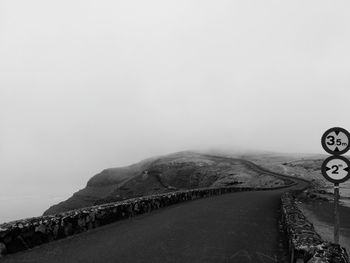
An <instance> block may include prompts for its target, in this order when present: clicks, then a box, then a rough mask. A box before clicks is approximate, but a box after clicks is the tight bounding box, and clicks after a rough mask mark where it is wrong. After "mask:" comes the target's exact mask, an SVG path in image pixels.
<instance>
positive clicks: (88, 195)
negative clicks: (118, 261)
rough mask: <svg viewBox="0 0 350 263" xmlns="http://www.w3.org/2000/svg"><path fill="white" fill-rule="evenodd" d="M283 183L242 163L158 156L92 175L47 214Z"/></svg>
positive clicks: (192, 154)
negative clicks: (166, 195) (163, 195)
mask: <svg viewBox="0 0 350 263" xmlns="http://www.w3.org/2000/svg"><path fill="white" fill-rule="evenodd" d="M283 184H284V181H283V180H281V179H277V178H275V177H272V176H269V175H264V174H259V173H257V172H255V171H253V170H251V169H250V168H249V167H247V166H246V165H245V164H244V163H243V162H241V161H239V160H235V159H228V158H223V157H219V156H212V155H206V154H201V153H196V152H179V153H174V154H170V155H166V156H161V157H155V158H151V159H147V160H144V161H141V162H139V163H137V164H133V165H130V166H127V167H121V168H109V169H105V170H103V171H102V172H101V173H99V174H97V175H95V176H93V177H92V178H91V179H90V180H89V181H88V182H87V185H86V187H85V188H84V189H82V190H80V191H78V192H76V193H74V194H73V196H72V197H70V198H69V199H67V200H66V201H63V202H61V203H59V204H56V205H53V206H51V207H50V208H49V209H48V210H47V211H45V213H44V214H45V215H48V214H55V213H59V212H64V211H68V210H72V209H76V208H81V207H87V206H92V205H96V204H102V203H107V202H113V201H119V200H123V199H127V198H132V197H137V196H142V195H149V194H155V193H164V192H169V191H174V190H178V189H190V188H198V187H209V186H235V185H239V186H263V187H269V186H278V185H283Z"/></svg>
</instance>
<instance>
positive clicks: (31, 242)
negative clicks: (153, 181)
mask: <svg viewBox="0 0 350 263" xmlns="http://www.w3.org/2000/svg"><path fill="white" fill-rule="evenodd" d="M284 187H288V186H281V187H276V188H274V189H279V188H284ZM256 190H271V188H251V187H239V188H238V187H222V188H201V189H192V190H184V191H176V192H171V193H166V194H157V195H151V196H145V197H139V198H133V199H128V200H125V201H119V202H115V203H109V204H103V205H98V206H92V207H88V208H82V209H76V210H72V211H68V212H64V213H60V214H57V215H48V216H41V217H35V218H28V219H22V220H17V221H13V222H10V223H4V224H1V225H0V257H1V256H2V255H5V254H10V253H15V252H18V251H22V250H26V249H29V248H32V247H35V246H38V245H41V244H44V243H47V242H50V241H53V240H58V239H62V238H65V237H68V236H71V235H75V234H79V233H81V232H84V231H87V230H89V229H93V228H96V227H99V226H102V225H106V224H109V223H113V222H116V221H118V220H122V219H126V218H131V217H133V216H136V215H139V214H144V213H149V212H150V211H152V210H156V209H159V208H162V207H166V206H170V205H173V204H177V203H180V202H184V201H189V200H194V199H198V198H204V197H209V196H213V195H221V194H225V193H232V192H240V191H256Z"/></svg>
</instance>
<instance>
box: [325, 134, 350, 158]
mask: <svg viewBox="0 0 350 263" xmlns="http://www.w3.org/2000/svg"><path fill="white" fill-rule="evenodd" d="M321 142H322V147H323V149H324V150H325V151H326V152H328V153H329V154H333V155H341V154H344V153H346V152H347V151H348V150H349V149H350V134H349V132H348V131H347V130H345V129H343V128H340V127H334V128H331V129H329V130H327V131H326V132H325V133H324V134H323V136H322V139H321Z"/></svg>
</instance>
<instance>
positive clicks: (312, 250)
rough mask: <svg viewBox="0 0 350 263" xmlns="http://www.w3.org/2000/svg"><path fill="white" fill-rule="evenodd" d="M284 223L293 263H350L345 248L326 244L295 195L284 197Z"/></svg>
mask: <svg viewBox="0 0 350 263" xmlns="http://www.w3.org/2000/svg"><path fill="white" fill-rule="evenodd" d="M281 201H282V223H283V226H284V228H285V231H286V233H287V236H288V241H289V252H290V257H291V258H290V262H291V263H295V262H297V263H299V262H300V263H301V262H304V263H349V257H348V254H347V252H346V250H345V248H343V247H341V246H339V245H336V244H333V243H330V242H325V241H324V240H322V238H321V237H320V236H319V235H318V234H317V233H316V231H315V229H314V227H313V225H312V223H310V222H309V221H308V220H307V219H306V218H305V216H304V215H303V213H302V212H301V211H300V209H299V208H298V206H297V204H296V202H295V197H294V195H293V193H291V192H286V193H284V194H283V195H282V198H281Z"/></svg>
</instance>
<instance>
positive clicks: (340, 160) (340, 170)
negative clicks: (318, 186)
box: [322, 156, 350, 184]
mask: <svg viewBox="0 0 350 263" xmlns="http://www.w3.org/2000/svg"><path fill="white" fill-rule="evenodd" d="M349 169H350V161H349V160H348V159H346V158H345V157H343V156H331V157H328V158H327V159H326V160H325V161H324V162H323V164H322V175H323V176H324V177H325V178H326V179H327V180H328V181H330V182H332V183H335V184H337V183H338V184H339V183H343V182H345V181H346V180H348V179H349V178H350V173H349Z"/></svg>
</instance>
